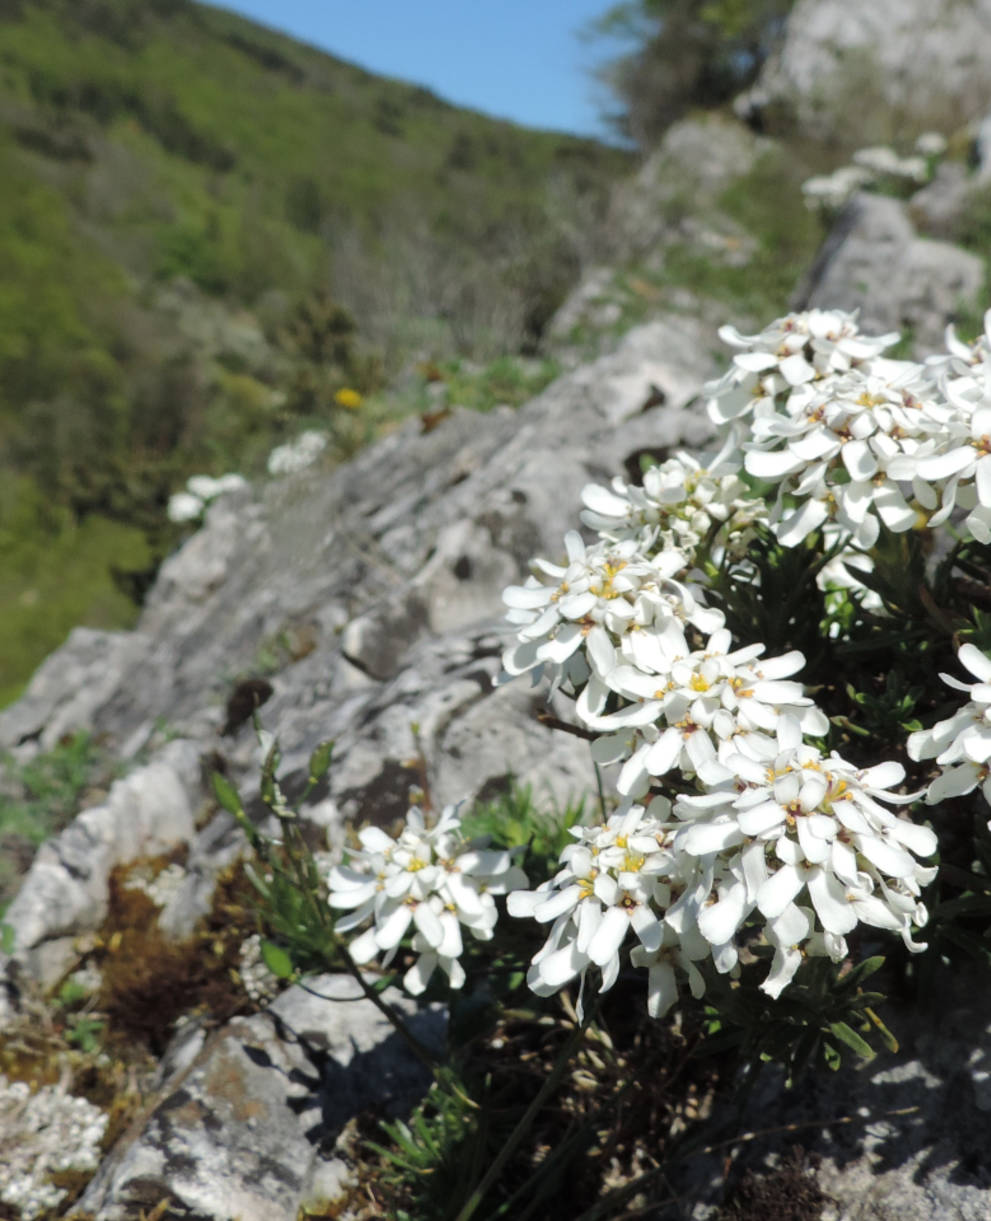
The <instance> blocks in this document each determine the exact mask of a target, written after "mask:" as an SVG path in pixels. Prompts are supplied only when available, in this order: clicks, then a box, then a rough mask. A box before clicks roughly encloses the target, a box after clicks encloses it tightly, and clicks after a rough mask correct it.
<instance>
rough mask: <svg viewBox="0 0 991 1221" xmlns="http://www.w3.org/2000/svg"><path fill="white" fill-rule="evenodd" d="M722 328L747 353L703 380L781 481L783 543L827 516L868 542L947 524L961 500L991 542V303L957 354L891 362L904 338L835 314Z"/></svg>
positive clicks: (982, 537)
mask: <svg viewBox="0 0 991 1221" xmlns="http://www.w3.org/2000/svg"><path fill="white" fill-rule="evenodd" d="M824 331H825V336H823V332H824ZM783 332H785V333H783ZM720 334H721V335H722V337H723V338H724V339H726V340H727V341H728V342H730V343H732V344H733V346H734V347H737V348H738V349H742V350H741V351H739V352H738V353H737V355H736V356H734V358H733V367H732V368H731V370H730V371H729V373H727V374H726V376H724V377H723V378H721V379H719V381H717V382H713V383H710V384H709V385H708V386H707V387H706V393H707V395H708V396H709V399H710V402H709V415H710V418H711V419H712V420H713V422H714V423H715V424H717V425H721V426H728V428H729V437H730V440H731V442H732V444H733V446H734V448H733V451H732V455H731V456H732V457H735V458H737V459H738V460H742V463H743V467H744V469H745V470H746V471H747V473H748V474H750V475H752V476H753V477H754V478H756V479H760V480H763V481H765V482H767V483H771V484H775V485H776V488H775V492H774V496H775V499H774V503H773V506H772V508H771V512H770V520H771V523H772V526H773V528H774V531H775V533H776V535H777V537H778V539H779V541H780V542H782V543H784V544H785V545H786V546H794V545H795V544H797V543H800V542H801V541H802V540H803V539H804V538H805V537H806V536H807V535H808V534H810V533H811V532H812V531H813V530H817V529H820V528H823V527H826V526H830V525H831V526H834V527H839V528H840V529H841V530H842V531H843V532H844V533H845V534H847V535H848V536H849V538H850V540H851V541H852V543H853V544H854V545H855V546H856V547H858V548H860V549H862V550H864V549H868V548H870V547H872V546H873V545H874V543H875V542H876V541H877V539H878V536H879V533H880V530H881V529H882V527H883V528H885V529H887V530H891V531H894V532H896V533H897V532H901V531H905V530H910V529H912V528H914V527H918V526H922V525H928V526H930V527H935V526H940V525H942V524H943V523H944V522H946V521H947V520H948V519H949V517H950V515H951V514H952V513H953V511H954V510H955V509H956V508H958V507H959V508H961V509H964V510H967V511H968V512H967V516H966V518H965V521H964V524H965V526H966V528H967V530H968V531H969V532H970V533H971V534H972V535H973V536H974V537H975V538H977V539H978V540H979V541H980V542H983V543H987V542H989V541H991V441H989V440H988V437H989V434H991V359H989V353H991V311H988V313H987V314H986V315H985V333H984V335H983V336H981V337H980V339H978V340H977V341H976V342H975V343H974V344H973V345H969V346H968V345H966V344H963V343H961V342H960V341H959V340H958V339H957V338H956V337H955V336H954V335H953V334H952V332H950V334H949V335H948V345H949V352H948V354H946V355H945V356H942V357H938V358H935V359H931V360H929V361H927V362H926V363H925V364H918V363H916V362H914V361H908V360H900V361H895V360H889V359H886V358H884V357H883V356H882V355H881V352H882V351H883V349H884V348H885V347H887V346H890V344H891V343H892V342H893V341H894V340H895V339H896V338H897V336H895V335H885V336H881V337H880V338H877V339H867V338H866V337H863V336H860V335H858V334H857V333H856V328H855V323H854V321H853V319H852V317H851V316H850V315H845V314H840V313H839V312H832V313H825V312H821V311H811V312H810V313H808V314H804V315H790V316H789V317H788V318H786V319H784V320H782V321H779V322H776V323H774V324H773V325H772V326H771V327H769V328H767V330H766V331H764V332H761V333H760V334H759V335H751V336H742V335H739V334H738V333H737V332H735V331H732V330H731V329H729V328H725V327H724V328H723V330H722V331H721V332H720ZM824 338H825V340H826V342H827V344H828V343H833V344H834V347H833V351H832V354H831V358H830V360H829V361H828V362H827V363H826V364H825V365H824V362H823V349H822V345H823V339H824ZM837 355H839V356H842V357H843V359H841V360H839V361H837V360H836V359H835V357H836V356H837ZM844 365H846V367H844Z"/></svg>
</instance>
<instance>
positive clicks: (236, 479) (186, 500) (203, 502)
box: [166, 473, 248, 523]
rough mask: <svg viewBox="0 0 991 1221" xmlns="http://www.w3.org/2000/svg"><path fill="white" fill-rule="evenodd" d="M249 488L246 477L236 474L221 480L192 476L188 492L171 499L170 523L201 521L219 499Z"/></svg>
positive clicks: (188, 480) (188, 484)
mask: <svg viewBox="0 0 991 1221" xmlns="http://www.w3.org/2000/svg"><path fill="white" fill-rule="evenodd" d="M247 486H248V481H247V480H246V479H245V478H244V476H243V475H237V474H234V473H231V474H228V475H221V476H220V478H219V479H215V478H214V477H213V476H212V475H191V476H190V477H189V479H187V481H186V490H185V491H183V492H176V493H175V494H174V495H172V496H170V497H169V503H168V508H167V509H166V513H167V514H168V518H169V521H174V522H177V523H182V522H187V521H199V519H200V518H201V517H202V516H203V514H204V513H205V512H206V510H207V506H208V505H210V504H212V503H213V502H214V501H215V500H216V499H217V498H218V497H220V496H223V495H225V494H226V493H227V492H236V491H239V490H240V489H241V488H246V487H247Z"/></svg>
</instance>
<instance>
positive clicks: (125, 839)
mask: <svg viewBox="0 0 991 1221" xmlns="http://www.w3.org/2000/svg"><path fill="white" fill-rule="evenodd" d="M199 789H200V764H199V751H198V750H197V749H196V747H195V746H194V745H193V744H191V743H189V742H172V743H170V744H169V745H168V746H166V747H165V749H164V750H162V752H161V753H160V754H159V756H158V757H157V758H156V759H155V760H154V761H153V762H152V763H149V764H148V765H147V766H146V767H141V768H138V769H137V770H136V771H134V772H132V773H131V774H130V775H129V776H127V777H125V778H124V779H123V780H118V781H117V782H116V783H115V784H114V785H113V787H112V788H111V789H110V792H109V794H108V795H107V799H106V802H105V803H104V804H103V805H100V806H94V807H92V808H90V809H88V810H85V811H84V812H83V813H82V814H80V815H79V817H78V818H76V819H75V820H74V821H73V822H72V823H71V824H70V825H69V826H68V827H67V828H66V829H65V830H64V831H63V832H62V833H61V835H58V836H56V837H55V838H54V839H51V840H49V841H48V842H47V843H45V844H42V846H41V848H40V849H39V850H38V853H37V855H36V857H35V859H34V862H33V864H32V866H31V869H30V871H29V873H28V875H27V877H26V878H25V881H24V884H23V886H22V887H21V889H20V891H19V892H18V894H17V896H16V898H15V899H14V901H13V902H12V903H11V904H10V906H9V907H8V909H7V911H6V914H5V917H4V919H5V921H6V923H8V924H9V925H10V926H11V928H12V929H13V934H14V947H13V952H14V954H15V955H16V957H17V958H18V959H19V961H20V962H21V964H22V966H23V968H24V969H25V970H26V971H27V973H28V974H29V975H30V976H32V977H34V978H35V979H37V980H38V981H39V982H41V983H43V984H45V985H51V984H53V983H55V982H56V981H57V980H58V978H59V977H60V976H61V975H62V974H63V973H64V971H65V970H66V968H67V967H68V965H69V964H70V963H71V961H72V959H73V957H74V951H73V948H72V942H73V939H74V937H75V936H76V935H78V934H79V933H81V932H84V931H87V930H91V929H96V928H98V927H99V925H100V924H101V923H102V921H103V919H104V918H105V916H106V912H107V898H108V894H107V886H108V882H109V878H110V873H111V870H112V869H113V868H114V866H116V865H119V864H122V863H124V862H127V861H132V860H135V859H137V858H138V857H141V856H154V855H156V854H158V853H162V852H166V851H168V850H169V849H170V848H173V847H175V846H176V845H177V844H181V843H185V842H187V841H188V840H189V839H190V838H191V837H192V834H193V819H194V814H195V811H196V809H197V807H198V806H199V804H200V793H199Z"/></svg>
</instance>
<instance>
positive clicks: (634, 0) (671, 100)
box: [590, 0, 794, 147]
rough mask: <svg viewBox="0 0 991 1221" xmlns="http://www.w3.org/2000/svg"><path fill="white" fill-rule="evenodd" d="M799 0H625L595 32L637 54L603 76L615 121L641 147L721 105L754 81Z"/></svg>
mask: <svg viewBox="0 0 991 1221" xmlns="http://www.w3.org/2000/svg"><path fill="white" fill-rule="evenodd" d="M793 4H794V0H624V2H623V3H620V4H615V5H613V7H612V8H611V9H609V10H608V11H607V12H606V14H605V15H604V16H603V17H600V18H599V19H598V20H597V21H596V22H594V23H593V24H592V26H591V27H590V34H591V36H592V37H596V36H598V37H603V38H608V39H610V40H612V39H616V38H620V39H621V40H623V41H628V42H630V43H632V49H630V50H628V51H626V52H625V53H624V54H622V55H620V56H619V57H617V58H616V59H614V60H612V61H611V62H609V63H607V64H606V65H605V67H604V68H603V69H601V71H600V77H601V79H602V80H603V81H604V82H605V84H606V85H608V86H609V88H610V89H611V90H612V92H613V94H614V95H615V97H616V100H617V101H618V103H619V110H618V111H617V112H616V113H614V114H612V115H611V116H610V118H611V121H612V123H613V125H614V126H615V127H616V129H617V130H618V131H619V132H620V133H621V134H622V135H624V136H626V137H628V138H630V139H632V140H634V141H635V142H636V143H637V144H639V145H640V146H641V147H648V146H649V145H651V144H653V143H655V142H656V141H657V139H658V137H659V136H660V135H661V134H662V133H663V132H664V130H665V129H666V128H667V127H668V126H669V125H670V124H671V123H672V122H674V120H675V119H677V118H680V117H681V115H683V114H685V113H686V112H687V111H689V110H691V109H692V108H694V107H697V106H718V105H721V104H722V103H724V102H727V101H729V99H730V98H732V97H733V96H734V95H735V94H737V93H739V92H740V91H741V90H742V89H744V88H745V87H746V86H747V85H748V84H750V83H751V81H753V79H754V78H755V77H756V75H757V73H758V72H759V71H760V68H761V66H762V65H763V63H764V61H765V59H766V58H767V56H768V55H769V54H770V52H771V50H772V49H773V47H774V45H775V42H776V40H777V39H778V38H779V37H780V35H781V33H782V30H783V26H784V19H785V18H786V17H787V15H788V13H789V12H790V11H791V8H792V6H793Z"/></svg>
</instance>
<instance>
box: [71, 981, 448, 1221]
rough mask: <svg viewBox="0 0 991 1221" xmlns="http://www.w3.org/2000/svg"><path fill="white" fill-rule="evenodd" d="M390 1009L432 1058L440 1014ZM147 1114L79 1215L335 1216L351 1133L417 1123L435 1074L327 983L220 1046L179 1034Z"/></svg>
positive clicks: (225, 1034)
mask: <svg viewBox="0 0 991 1221" xmlns="http://www.w3.org/2000/svg"><path fill="white" fill-rule="evenodd" d="M384 999H385V1000H386V1002H387V1003H388V1004H389V1005H391V1006H392V1007H393V1008H394V1009H395V1010H396V1011H397V1012H398V1013H399V1015H400V1016H401V1017H402V1018H403V1019H404V1020H405V1022H406V1023H407V1026H408V1029H409V1030H410V1031H411V1033H412V1034H413V1036H414V1037H415V1038H417V1039H418V1040H419V1041H420V1042H421V1043H422V1044H424V1045H425V1046H426V1047H427V1048H428V1049H429V1051H430V1052H433V1053H436V1052H438V1051H439V1050H440V1049H441V1047H442V1045H443V1037H444V1018H443V1015H442V1014H441V1013H440V1012H438V1011H436V1010H431V1009H424V1010H420V1011H417V1007H416V1005H415V1004H414V1003H413V1002H412V1001H410V1000H409V999H408V998H406V997H404V996H403V995H401V994H399V993H397V992H396V991H395V989H390V990H387V991H386V993H385V994H384ZM163 1064H164V1066H165V1069H166V1073H167V1075H166V1076H165V1079H164V1081H163V1082H162V1085H161V1087H160V1089H159V1091H158V1094H157V1096H156V1098H155V1099H154V1101H153V1102H152V1105H151V1106H150V1108H149V1109H148V1110H147V1111H146V1113H145V1115H144V1116H143V1117H142V1118H141V1119H140V1120H139V1121H138V1122H137V1123H136V1124H134V1125H132V1128H131V1130H130V1132H129V1133H127V1134H126V1135H125V1136H124V1137H122V1138H121V1139H120V1140H119V1141H118V1142H117V1145H116V1146H115V1148H114V1150H113V1152H112V1153H111V1154H110V1156H109V1157H107V1158H106V1159H105V1160H104V1162H103V1164H102V1165H101V1167H100V1169H99V1171H98V1172H97V1174H96V1177H95V1178H94V1179H93V1181H92V1182H91V1183H90V1185H89V1187H88V1188H87V1190H86V1192H85V1194H84V1196H83V1197H82V1199H81V1200H80V1201H79V1202H78V1204H77V1206H76V1207H77V1210H78V1211H79V1212H82V1213H84V1214H86V1215H92V1216H93V1217H94V1218H95V1221H135V1219H136V1218H138V1217H139V1216H141V1215H144V1214H143V1213H142V1210H144V1211H145V1213H147V1212H152V1211H154V1209H155V1208H156V1207H157V1206H159V1205H161V1204H162V1201H167V1202H168V1207H169V1209H170V1210H174V1211H170V1212H169V1213H168V1215H169V1216H172V1215H177V1216H183V1217H188V1218H191V1219H195V1221H230V1219H231V1218H232V1217H237V1218H238V1221H296V1218H297V1217H298V1215H299V1211H300V1208H301V1207H302V1206H304V1205H308V1204H320V1205H322V1206H324V1207H323V1208H322V1209H321V1211H323V1212H326V1211H327V1206H328V1205H330V1204H332V1203H333V1201H334V1199H335V1198H336V1197H338V1196H340V1195H341V1194H342V1193H343V1190H344V1188H345V1186H346V1184H347V1183H348V1181H349V1171H348V1167H347V1164H346V1161H345V1160H344V1156H343V1143H344V1142H342V1140H341V1137H342V1131H343V1129H344V1127H345V1125H346V1124H347V1123H348V1121H349V1120H352V1119H353V1118H354V1117H355V1116H357V1115H358V1114H359V1113H360V1112H361V1111H362V1110H364V1109H365V1108H366V1107H368V1106H370V1105H371V1104H373V1103H374V1104H375V1105H376V1108H377V1109H378V1111H379V1113H380V1114H383V1115H396V1114H401V1113H403V1112H405V1111H408V1110H409V1109H410V1107H411V1106H412V1105H413V1104H414V1103H415V1102H416V1101H417V1100H418V1099H419V1098H420V1097H421V1096H422V1094H423V1093H424V1092H425V1090H426V1089H427V1087H428V1086H429V1084H430V1074H429V1071H428V1069H427V1068H426V1067H425V1065H424V1064H423V1063H421V1061H420V1060H418V1059H417V1058H416V1057H415V1056H414V1055H413V1053H412V1052H411V1050H410V1048H409V1046H408V1044H407V1043H406V1042H405V1041H404V1039H403V1037H402V1036H401V1035H400V1034H399V1033H398V1032H397V1031H396V1030H395V1029H394V1028H393V1027H392V1025H391V1024H390V1023H389V1021H388V1020H387V1019H386V1018H385V1017H384V1016H383V1014H382V1013H381V1012H380V1011H379V1010H378V1009H377V1008H376V1007H375V1006H374V1005H373V1004H372V1002H371V1001H369V1000H367V999H366V998H365V997H364V996H363V995H362V992H361V988H360V986H359V984H358V983H357V981H356V980H354V979H352V978H351V977H350V976H340V975H324V976H319V977H317V978H315V979H313V980H311V981H310V982H309V984H308V985H307V987H306V988H303V987H301V986H296V987H293V988H290V989H289V990H288V991H287V992H284V993H283V994H282V995H281V996H280V997H279V998H278V999H277V1000H275V1001H273V1002H272V1004H271V1005H270V1006H269V1007H268V1008H267V1009H265V1010H264V1011H262V1012H260V1013H257V1014H255V1015H253V1016H252V1017H246V1018H235V1019H234V1020H233V1021H231V1022H229V1023H228V1024H227V1025H226V1026H224V1027H223V1028H221V1029H220V1030H218V1031H215V1032H214V1033H213V1034H211V1035H205V1034H204V1032H203V1031H202V1030H199V1029H197V1028H195V1027H194V1028H193V1030H192V1032H191V1033H190V1032H183V1033H181V1034H180V1035H179V1036H177V1046H175V1047H174V1048H173V1049H170V1052H169V1053H167V1054H166V1057H165V1060H164V1062H163Z"/></svg>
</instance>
